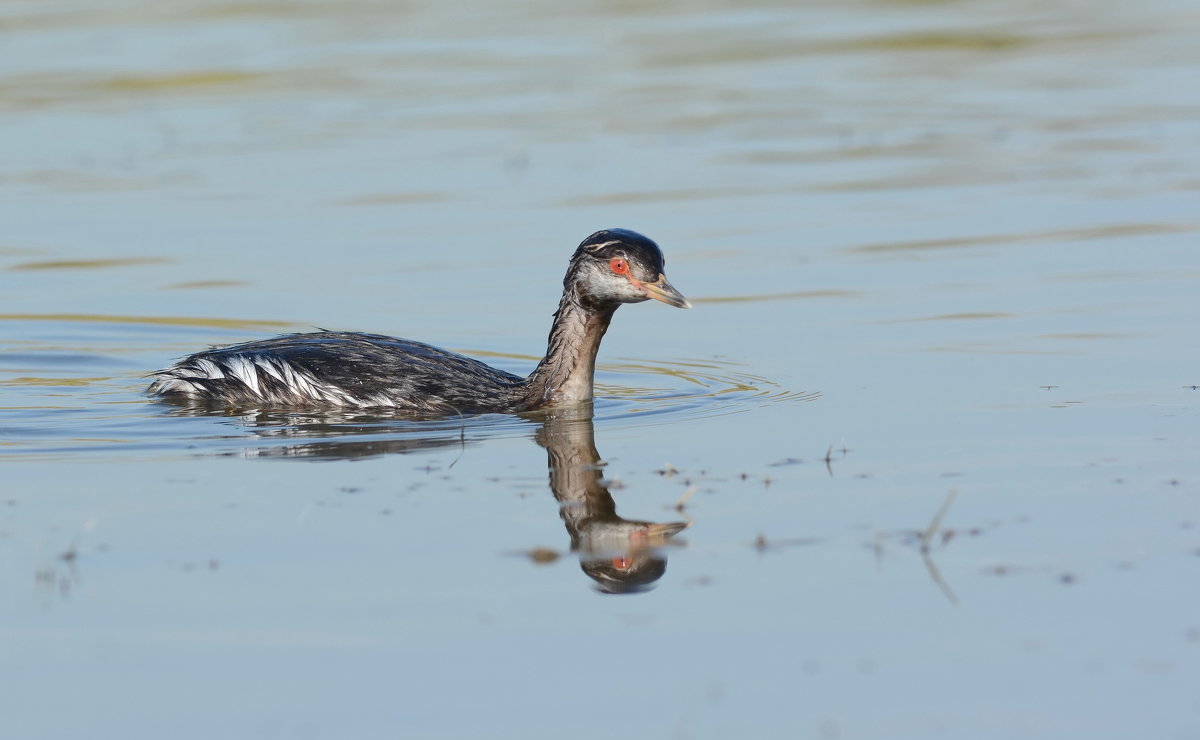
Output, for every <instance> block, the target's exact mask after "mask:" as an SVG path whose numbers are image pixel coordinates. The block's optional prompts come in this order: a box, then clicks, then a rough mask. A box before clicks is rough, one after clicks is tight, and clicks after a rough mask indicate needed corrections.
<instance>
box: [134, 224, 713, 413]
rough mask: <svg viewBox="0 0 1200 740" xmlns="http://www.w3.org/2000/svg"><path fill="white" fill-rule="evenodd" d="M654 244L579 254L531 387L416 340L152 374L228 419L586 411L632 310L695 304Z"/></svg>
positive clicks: (641, 241) (324, 336)
mask: <svg viewBox="0 0 1200 740" xmlns="http://www.w3.org/2000/svg"><path fill="white" fill-rule="evenodd" d="M663 263H664V260H663V255H662V251H661V250H660V249H659V247H658V245H657V244H655V243H654V242H653V241H652V240H651V239H649V238H647V237H645V236H643V235H641V234H639V233H637V232H634V231H629V230H628V229H605V230H603V231H597V232H596V233H594V234H592V235H591V236H589V237H587V238H586V239H584V240H583V242H581V243H580V245H579V247H578V248H577V249H576V250H575V253H574V255H573V256H572V257H571V262H570V265H569V266H568V267H567V274H566V277H565V278H563V293H562V298H561V300H560V301H559V303H558V310H557V311H555V313H554V323H553V324H552V325H551V327H550V337H549V340H548V342H547V347H546V355H545V357H543V358H542V360H541V361H540V362H539V363H538V364H537V367H535V368H534V369H533V372H531V373H530V374H529V376H528V377H525V378H522V377H520V376H517V375H513V374H512V373H507V372H504V371H503V370H498V369H496V368H494V367H491V366H489V365H486V364H484V363H482V362H480V361H478V360H475V359H472V358H469V357H464V356H462V355H459V354H455V353H453V352H448V351H446V350H443V349H439V348H437V347H433V346H430V345H428V344H422V343H421V342H414V341H411V340H408V339H397V338H394V337H388V336H382V335H378V334H364V333H358V332H330V331H320V332H306V333H298V334H287V335H284V336H280V337H275V338H273V339H265V340H257V341H251V342H245V343H242V344H234V345H230V346H227V347H216V348H213V349H208V350H205V351H203V352H197V353H196V354H193V355H190V356H188V357H185V358H183V359H182V360H180V361H178V362H177V363H175V364H174V365H172V366H171V367H169V368H167V369H165V370H160V371H158V372H156V373H153V374H152V376H151V377H153V379H154V380H153V382H152V383H151V384H150V387H149V388H148V389H147V391H148V392H149V393H150V394H151V395H154V396H157V397H159V398H161V399H163V400H169V401H174V402H182V403H188V404H203V405H207V406H217V407H225V408H240V409H244V408H301V409H315V408H362V409H368V408H385V409H395V410H399V411H406V412H414V413H420V414H438V415H440V414H452V413H463V414H465V413H519V412H522V411H531V410H535V409H541V408H547V407H553V406H558V405H562V404H568V403H571V402H577V401H588V400H591V398H592V393H593V391H592V385H593V378H594V375H595V368H596V354H597V352H598V351H599V349H600V340H601V339H602V338H603V337H604V333H605V332H606V331H607V330H608V326H609V323H610V322H611V321H612V318H613V313H614V312H616V310H617V308H618V307H620V305H621V304H622V303H640V302H642V301H646V300H650V299H652V298H653V299H655V300H659V301H662V302H663V303H666V304H667V305H669V306H675V307H677V308H691V304H690V303H688V301H687V299H686V298H684V297H683V295H682V294H680V293H679V291H677V290H675V288H673V287H672V286H671V284H670V283H669V282H667V278H666V275H665V274H664V273H663Z"/></svg>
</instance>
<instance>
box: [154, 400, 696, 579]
mask: <svg viewBox="0 0 1200 740" xmlns="http://www.w3.org/2000/svg"><path fill="white" fill-rule="evenodd" d="M592 411H593V409H592V404H591V403H590V402H586V403H580V404H575V405H571V406H567V407H562V408H558V409H555V410H553V411H538V412H530V413H526V414H522V415H521V416H520V417H516V419H517V420H518V421H517V423H524V424H528V423H539V422H540V423H541V427H540V428H539V429H538V430H537V432H536V434H535V435H534V439H535V440H536V442H537V443H538V444H539V445H540V446H542V447H544V448H545V449H546V453H547V461H548V467H549V478H550V490H551V492H552V493H553V494H554V498H555V499H556V500H557V501H558V502H559V505H560V514H561V516H562V520H563V523H564V524H565V525H566V528H567V534H568V535H569V536H570V538H571V551H572V552H574V553H576V554H577V555H578V556H579V561H580V567H581V568H582V569H583V572H584V573H586V574H587V575H588V576H589V577H590V578H592V579H593V580H594V581H595V582H596V587H597V589H598V590H599V591H600V592H601V593H608V594H626V593H640V592H644V591H648V590H649V589H650V588H652V587H653V585H654V583H655V582H656V581H658V580H659V579H660V578H662V576H663V574H664V573H666V569H667V558H666V555H665V553H664V552H663V548H664V547H665V546H669V545H671V544H679V543H677V542H673V541H672V538H673V537H674V536H675V535H676V534H678V533H679V532H680V531H682V530H684V529H686V528H687V527H688V526H689V522H667V523H657V522H649V521H641V520H633V519H623V518H621V516H620V515H618V514H617V506H616V502H615V501H614V500H613V497H612V494H611V493H610V492H609V486H608V484H607V483H606V481H605V480H604V477H603V469H604V463H603V462H602V461H601V459H600V453H599V452H598V451H597V450H596V442H595V424H594V423H593V419H592ZM170 413H171V414H172V415H180V416H214V415H225V416H229V417H230V421H232V422H234V423H236V424H237V425H238V426H241V427H244V428H245V429H247V430H249V431H251V432H252V433H253V434H254V436H255V437H256V438H257V440H258V441H259V442H260V444H256V445H252V446H246V445H245V444H244V442H245V439H244V438H239V441H240V442H243V444H242V445H241V449H240V450H239V453H234V454H242V455H244V456H247V457H288V458H316V459H324V460H339V459H340V460H353V459H362V458H367V457H375V456H378V455H385V454H397V453H405V452H420V451H428V450H432V449H439V448H450V447H461V448H462V449H463V450H464V451H465V449H466V448H467V447H468V446H469V445H474V444H476V443H478V442H479V441H480V439H481V438H484V437H486V436H487V435H488V432H489V430H491V429H492V428H493V427H492V426H490V425H493V424H494V426H495V428H498V429H500V430H507V431H511V429H512V424H513V422H514V417H512V416H498V415H497V416H494V417H486V416H485V417H475V418H472V419H470V420H469V422H468V421H464V420H458V419H448V418H445V417H441V418H428V419H414V418H412V417H397V416H394V415H386V414H385V415H379V414H372V413H370V412H367V411H352V410H328V411H320V412H311V411H310V412H298V411H248V412H242V413H240V414H237V415H230V414H229V411H228V410H227V409H225V410H223V409H217V408H213V407H211V406H203V405H195V404H182V405H176V406H175V407H174V408H173V409H172V410H171V412H170ZM468 429H469V430H470V434H468V433H467V430H468ZM276 441H280V442H281V443H280V444H274V442H276Z"/></svg>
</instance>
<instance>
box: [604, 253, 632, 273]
mask: <svg viewBox="0 0 1200 740" xmlns="http://www.w3.org/2000/svg"><path fill="white" fill-rule="evenodd" d="M608 266H609V267H611V268H612V271H613V272H615V273H617V274H618V275H628V274H629V263H628V262H626V261H625V260H623V259H621V258H620V257H613V258H612V261H611V262H609V263H608Z"/></svg>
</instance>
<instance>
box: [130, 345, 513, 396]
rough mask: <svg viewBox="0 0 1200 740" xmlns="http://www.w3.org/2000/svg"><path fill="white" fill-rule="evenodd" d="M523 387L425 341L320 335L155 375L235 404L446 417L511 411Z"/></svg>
mask: <svg viewBox="0 0 1200 740" xmlns="http://www.w3.org/2000/svg"><path fill="white" fill-rule="evenodd" d="M523 382H524V379H523V378H520V377H518V376H516V375H512V374H511V373H506V372H503V371H501V370H497V369H495V368H493V367H490V366H488V365H485V364H484V363H482V362H479V361H478V360H473V359H471V358H469V357H463V356H462V355H458V354H455V353H453V352H447V351H445V350H442V349H438V348H437V347H432V346H430V345H428V344H422V343H421V342H413V341H409V340H406V339H397V338H394V337H387V336H381V335H378V334H361V333H349V332H313V333H305V334H288V335H285V336H281V337H276V338H274V339H266V340H261V341H254V342H246V343H244V344H235V345H232V346H229V347H219V348H214V349H210V350H206V351H204V352H198V353H196V354H194V355H191V356H189V357H186V358H184V359H182V360H180V361H179V362H177V363H176V364H175V365H173V366H171V367H170V368H168V369H166V370H161V371H159V372H158V373H155V374H154V382H153V383H152V385H151V386H150V392H151V393H154V394H156V395H158V396H160V397H163V398H167V399H175V400H182V401H189V402H200V403H214V404H221V405H225V406H234V407H256V408H257V407H268V408H272V407H274V408H287V407H304V406H308V407H311V406H314V405H318V406H337V407H357V408H371V407H390V408H395V409H402V410H407V411H417V412H429V413H438V414H443V413H453V412H462V413H469V412H480V411H491V410H502V409H508V410H510V409H511V406H512V405H513V403H514V402H515V400H516V399H517V398H519V396H520V390H521V387H522V384H523Z"/></svg>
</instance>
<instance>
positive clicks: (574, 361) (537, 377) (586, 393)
mask: <svg viewBox="0 0 1200 740" xmlns="http://www.w3.org/2000/svg"><path fill="white" fill-rule="evenodd" d="M618 305H620V304H617V303H612V304H605V305H601V306H594V305H589V304H587V303H585V302H584V301H583V300H582V299H581V298H580V296H579V295H578V294H577V293H576V292H575V291H574V290H567V291H566V292H564V293H563V297H562V300H561V301H560V302H559V304H558V310H557V311H555V312H554V325H553V326H551V327H550V339H549V341H548V343H547V346H546V356H545V357H544V358H542V361H541V362H539V363H538V366H537V367H536V368H534V371H533V373H531V374H530V376H529V378H528V379H527V380H526V381H525V385H526V388H527V398H528V400H529V402H530V403H531V405H533V406H535V407H536V406H542V405H546V404H555V403H562V402H569V401H590V400H591V398H592V382H593V379H594V377H595V374H596V353H597V352H599V351H600V340H601V339H603V338H604V332H606V331H608V325H609V323H610V322H611V321H612V317H613V313H614V312H615V311H616V310H617V306H618Z"/></svg>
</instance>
